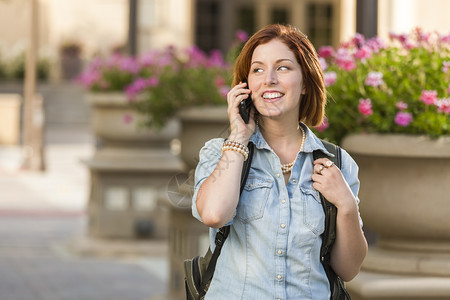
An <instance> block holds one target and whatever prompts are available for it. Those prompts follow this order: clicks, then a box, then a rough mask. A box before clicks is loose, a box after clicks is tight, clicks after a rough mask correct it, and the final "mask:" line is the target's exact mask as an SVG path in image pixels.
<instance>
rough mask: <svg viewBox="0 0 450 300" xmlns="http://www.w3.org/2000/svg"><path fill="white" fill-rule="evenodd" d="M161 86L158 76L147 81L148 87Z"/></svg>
mask: <svg viewBox="0 0 450 300" xmlns="http://www.w3.org/2000/svg"><path fill="white" fill-rule="evenodd" d="M158 84H159V78H158V77H156V76H152V77H150V78H149V79H148V80H147V86H148V87H154V86H157V85H158Z"/></svg>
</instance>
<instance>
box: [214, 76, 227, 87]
mask: <svg viewBox="0 0 450 300" xmlns="http://www.w3.org/2000/svg"><path fill="white" fill-rule="evenodd" d="M214 83H215V85H216V86H218V87H220V86H222V85H225V79H223V77H222V76H217V77H216V80H214Z"/></svg>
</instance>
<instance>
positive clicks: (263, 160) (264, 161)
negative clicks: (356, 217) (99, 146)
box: [192, 126, 362, 300]
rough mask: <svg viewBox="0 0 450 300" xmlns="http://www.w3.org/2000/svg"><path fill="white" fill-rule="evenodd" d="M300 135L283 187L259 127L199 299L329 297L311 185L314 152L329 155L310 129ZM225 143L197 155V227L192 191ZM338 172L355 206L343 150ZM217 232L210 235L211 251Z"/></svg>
mask: <svg viewBox="0 0 450 300" xmlns="http://www.w3.org/2000/svg"><path fill="white" fill-rule="evenodd" d="M304 128H305V132H306V139H305V144H304V147H303V151H301V152H299V153H298V154H297V158H296V161H295V164H294V167H293V169H292V171H291V176H290V179H289V181H288V183H287V184H286V183H285V180H284V176H283V174H282V172H281V163H280V160H279V158H278V156H277V155H276V154H275V152H274V151H273V150H272V149H271V148H270V146H269V145H268V144H267V143H266V141H265V140H264V138H263V136H262V135H261V132H260V131H259V129H258V127H257V128H256V130H255V132H254V134H253V135H252V136H251V138H250V141H252V142H253V143H254V144H255V151H254V154H253V155H254V156H253V161H252V164H251V168H250V172H249V176H248V179H247V182H246V184H245V187H244V190H243V192H242V194H241V196H240V199H239V202H238V205H237V208H236V212H235V215H234V217H233V219H232V220H231V221H230V222H229V225H231V226H230V234H229V236H228V238H227V240H226V241H225V244H224V246H223V248H222V252H221V254H220V256H219V259H218V261H217V265H216V269H215V272H214V276H213V279H212V282H211V285H210V287H209V290H208V293H207V294H206V297H205V299H207V300H208V299H213V300H220V299H226V300H230V299H233V300H234V299H264V300H265V299H329V298H330V287H329V283H328V279H327V276H326V274H325V271H324V270H323V267H322V265H321V263H320V247H321V244H322V239H321V236H320V235H321V234H322V232H323V230H324V222H325V221H324V219H325V215H324V212H323V209H322V205H321V203H320V198H319V193H318V192H317V191H316V190H315V189H314V188H313V187H312V184H313V181H312V179H311V176H312V174H313V154H312V152H313V150H316V149H321V150H322V151H324V152H325V153H327V154H330V153H329V152H327V150H326V149H325V147H324V146H323V144H322V142H321V141H320V140H319V139H318V138H317V137H316V136H315V135H314V133H313V132H312V131H311V130H309V129H308V128H307V127H306V126H304ZM223 142H224V139H220V138H217V139H212V140H210V141H208V142H207V143H206V144H205V146H204V147H203V148H202V149H201V150H200V155H199V156H200V157H199V158H200V160H199V163H198V165H197V168H196V171H195V189H194V195H193V201H192V213H193V215H194V217H196V218H197V219H198V220H200V221H201V217H200V215H199V213H198V211H197V207H196V203H195V201H196V197H197V192H198V190H199V188H200V186H201V184H202V183H203V181H204V180H205V179H206V178H207V177H208V176H209V175H210V174H211V173H212V172H213V171H214V169H215V167H216V165H217V163H218V162H219V160H220V158H221V156H222V152H221V149H222V144H223ZM341 172H342V173H343V175H344V178H345V179H346V181H347V183H348V185H349V186H350V188H351V190H352V192H353V193H354V195H355V197H356V199H357V201H358V203H359V199H358V198H357V194H358V189H359V180H358V166H357V165H356V163H355V161H354V160H353V159H352V158H351V157H350V155H349V154H348V153H347V152H346V151H345V150H343V151H342V170H341ZM360 223H361V225H362V221H361V218H360ZM216 232H217V229H214V228H211V229H210V243H211V250H213V249H214V248H215V244H214V237H215V235H216Z"/></svg>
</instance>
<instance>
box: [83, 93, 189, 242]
mask: <svg viewBox="0 0 450 300" xmlns="http://www.w3.org/2000/svg"><path fill="white" fill-rule="evenodd" d="M87 101H88V102H89V103H90V104H91V111H92V113H91V117H92V118H91V127H92V130H93V133H94V136H95V138H96V140H97V148H96V151H95V153H94V155H93V157H92V158H90V159H88V160H85V164H86V165H87V167H88V168H89V171H90V177H91V180H90V194H89V205H88V215H89V226H88V230H89V234H90V235H91V236H92V237H96V238H136V237H138V238H166V237H167V236H168V213H169V212H168V210H167V208H166V206H167V205H166V201H161V199H162V200H164V199H166V198H167V185H168V183H169V182H170V181H171V179H172V178H173V177H174V176H175V175H176V174H179V173H181V172H184V171H185V166H184V164H183V162H182V161H181V159H180V158H179V157H178V156H177V155H175V154H174V153H172V151H170V143H171V141H172V140H173V139H174V138H177V137H178V134H179V123H178V122H177V121H176V120H175V119H174V120H172V121H171V122H169V124H168V125H167V126H166V127H164V128H163V129H162V130H160V131H157V130H151V129H148V128H139V127H138V126H139V122H140V121H141V118H142V117H141V116H139V115H138V114H137V113H136V112H135V111H134V110H133V109H132V107H131V106H130V105H129V103H128V101H127V99H126V98H125V95H123V94H121V93H100V94H89V95H88V97H87Z"/></svg>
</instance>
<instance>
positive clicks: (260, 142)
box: [250, 123, 334, 157]
mask: <svg viewBox="0 0 450 300" xmlns="http://www.w3.org/2000/svg"><path fill="white" fill-rule="evenodd" d="M301 126H303V129H304V130H305V133H306V138H305V144H304V145H303V152H306V153H312V152H313V151H314V150H320V151H322V152H324V153H325V154H326V155H328V156H331V157H334V155H333V154H331V153H330V152H328V150H327V149H326V148H325V147H324V145H323V144H322V142H321V140H320V139H319V138H318V137H317V136H316V135H315V134H314V133H313V132H312V131H311V129H309V128H308V127H307V126H306V125H305V124H303V123H301ZM250 141H251V142H252V143H253V144H254V145H255V147H256V148H258V149H267V150H272V148H270V146H269V144H267V142H266V140H265V139H264V137H263V135H262V134H261V131H260V130H259V126H256V129H255V132H254V133H253V134H252V136H251V137H250Z"/></svg>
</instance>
